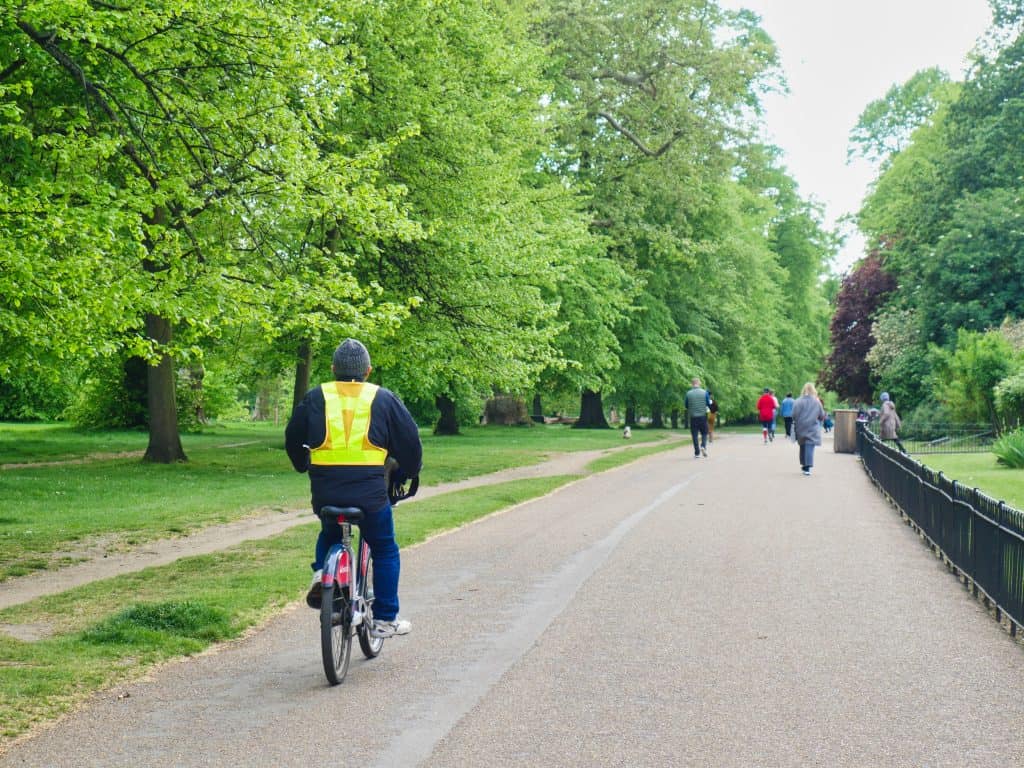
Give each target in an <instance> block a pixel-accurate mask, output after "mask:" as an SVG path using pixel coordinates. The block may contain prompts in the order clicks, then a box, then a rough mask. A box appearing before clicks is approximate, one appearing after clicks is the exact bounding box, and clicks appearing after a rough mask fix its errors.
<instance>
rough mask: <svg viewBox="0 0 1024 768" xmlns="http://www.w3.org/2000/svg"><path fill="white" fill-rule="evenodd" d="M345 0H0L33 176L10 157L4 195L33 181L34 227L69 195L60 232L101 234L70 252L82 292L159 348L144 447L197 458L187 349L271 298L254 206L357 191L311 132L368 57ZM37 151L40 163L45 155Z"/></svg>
mask: <svg viewBox="0 0 1024 768" xmlns="http://www.w3.org/2000/svg"><path fill="white" fill-rule="evenodd" d="M350 6H351V4H349V3H345V2H336V1H333V0H328V2H327V3H326V4H325V3H320V4H317V6H316V7H312V6H310V5H309V4H308V3H302V2H298V0H276V1H275V2H273V3H267V4H264V5H261V6H258V7H256V6H252V5H250V4H238V3H234V2H231V1H230V0H211V1H210V2H206V3H203V4H188V5H187V6H186V7H182V8H179V7H164V6H159V5H156V6H155V5H152V4H143V5H134V6H133V5H127V6H119V5H115V4H109V3H99V2H85V3H76V4H63V5H62V4H53V3H48V2H42V1H41V0H40V1H36V2H31V1H30V2H24V3H20V4H19V5H17V6H16V7H5V9H4V10H2V11H0V40H2V42H0V46H2V47H4V48H6V49H9V50H10V49H16V50H18V51H19V53H22V52H23V53H24V55H23V56H22V58H23V59H24V62H25V63H24V65H23V66H21V67H19V68H18V69H17V70H16V71H15V72H13V73H12V74H10V75H7V76H6V77H5V78H3V80H2V82H3V84H4V86H5V92H6V94H5V98H7V99H10V98H11V96H12V95H13V96H14V97H15V99H14V102H15V103H14V108H13V109H12V108H11V107H10V106H8V108H7V109H6V110H5V115H6V119H7V120H8V121H9V122H13V123H14V127H12V128H8V130H7V131H6V136H7V137H8V140H9V141H12V142H13V143H14V145H15V146H14V147H13V148H12V149H11V150H10V151H11V152H12V153H13V154H16V155H17V156H19V157H21V158H23V159H25V163H26V164H27V165H29V166H30V167H31V168H32V170H33V171H34V174H35V176H36V178H34V179H32V182H33V183H32V184H31V185H30V184H26V183H25V179H24V178H23V177H20V176H13V175H9V179H10V181H9V182H8V186H6V187H5V189H7V190H11V189H13V190H16V194H11V193H10V192H9V193H8V201H7V202H6V203H5V204H4V206H5V207H6V208H8V209H10V208H12V207H13V206H14V205H16V202H15V201H16V199H17V197H19V196H20V197H28V198H31V201H32V205H31V206H28V208H27V214H26V215H24V216H22V222H20V225H21V226H22V227H25V228H29V227H31V226H32V217H33V216H38V215H40V214H46V215H48V216H49V215H50V214H53V213H56V214H57V218H52V219H51V223H53V222H58V223H60V224H64V222H65V221H67V220H62V219H60V213H61V211H63V210H65V209H72V210H73V212H74V216H73V218H71V223H72V224H73V225H75V226H73V228H68V227H66V226H57V227H56V228H55V232H54V233H53V234H52V235H51V236H50V238H49V240H51V241H55V242H56V243H57V244H58V245H59V244H60V240H61V239H62V238H69V239H71V240H72V241H74V240H80V239H82V238H83V237H88V240H87V241H86V242H81V243H76V245H80V246H81V247H76V248H75V252H74V254H73V257H72V264H73V265H74V266H73V267H71V268H66V270H70V269H72V268H73V269H75V270H76V272H75V273H76V274H89V273H90V267H93V268H94V269H95V272H94V273H93V275H92V277H93V279H90V280H88V281H87V282H85V283H84V285H85V288H83V294H86V296H87V298H84V302H80V301H76V302H75V305H76V306H77V307H83V306H84V307H90V306H92V305H96V304H100V305H101V306H102V302H101V301H98V300H96V299H95V298H93V297H94V296H95V295H96V293H97V291H100V290H102V291H104V292H106V293H108V294H112V295H114V296H116V297H117V298H116V299H115V303H116V304H117V306H116V307H115V308H113V309H112V310H111V311H109V312H105V313H104V318H105V319H106V320H107V322H109V323H110V324H112V325H114V326H115V328H116V329H117V330H119V331H122V332H123V333H122V334H121V335H119V336H112V335H110V334H108V335H107V338H112V339H113V341H112V342H111V344H112V345H113V344H118V345H124V346H126V347H127V348H128V349H129V350H130V351H132V352H134V353H136V354H140V355H142V356H144V357H145V358H146V359H147V360H148V361H149V363H150V365H149V369H148V417H149V428H150V443H149V447H148V449H147V452H146V457H147V459H148V460H151V461H160V462H167V461H175V460H181V459H183V458H184V452H183V451H182V450H181V443H180V440H179V438H178V428H177V410H176V406H175V395H174V369H175V359H177V360H179V361H181V362H187V361H188V357H189V356H190V355H193V354H195V353H196V352H197V351H198V350H197V347H196V346H195V344H194V342H195V341H196V340H197V339H198V338H201V337H203V336H208V335H216V334H217V333H218V332H219V330H220V328H221V327H222V324H223V322H224V320H225V319H228V320H229V322H235V321H236V320H237V318H238V316H239V315H241V314H249V315H250V316H255V314H259V309H258V308H259V307H260V306H261V304H263V301H262V300H261V297H260V293H261V291H260V290H259V289H260V286H258V285H256V284H254V283H253V282H252V281H251V279H250V270H252V269H253V265H254V263H257V264H258V263H259V262H260V261H261V260H262V259H273V258H275V257H276V256H277V254H276V253H275V252H274V250H273V247H272V246H273V244H272V243H271V242H268V241H267V240H266V239H265V238H266V234H267V233H266V232H261V231H260V229H259V228H258V227H257V226H255V225H254V222H256V221H258V220H259V219H260V218H262V217H263V216H265V215H267V212H268V211H274V210H280V209H300V208H303V207H304V206H307V205H308V204H310V203H312V204H313V205H315V206H316V207H317V208H319V209H322V208H323V207H324V202H323V201H324V200H325V199H331V198H333V197H334V196H335V195H338V194H344V189H339V188H336V187H334V186H333V185H332V186H319V185H318V180H319V179H320V178H322V177H323V178H327V179H328V180H331V181H333V180H334V179H335V177H334V176H333V175H331V174H327V173H326V172H327V171H328V165H329V163H328V162H324V161H323V160H322V158H321V157H320V155H319V153H318V152H317V150H316V142H315V136H316V134H317V133H318V132H319V131H320V130H322V128H323V126H324V118H325V116H327V115H331V114H333V113H334V111H335V104H336V101H337V99H338V98H339V95H340V94H344V93H346V92H348V91H349V90H350V89H351V87H352V85H353V83H354V81H355V79H356V78H357V75H358V71H357V59H358V52H357V51H354V50H353V49H352V48H351V47H350V46H349V45H348V44H347V43H348V41H347V40H346V34H347V22H346V21H345V19H346V18H347V17H348V16H349V14H350V10H351V8H350ZM28 50H31V53H28ZM15 89H17V90H15ZM37 93H38V94H42V96H41V97H39V98H38V99H35V98H33V94H37ZM9 103H10V102H8V104H9ZM34 152H36V153H38V152H45V159H46V161H45V163H40V162H36V163H35V164H32V163H31V162H30V159H31V158H32V157H39V155H34V154H33V153H34ZM40 179H42V180H45V182H46V183H45V185H43V186H42V187H40V185H39V184H38V183H37V182H38V181H39V180H40ZM19 210H26V209H25V208H20V209H19ZM69 233H74V234H69ZM104 239H106V242H104ZM11 250H13V249H4V252H9V251H11ZM9 258H11V257H9ZM257 271H258V270H257ZM57 277H59V278H60V279H61V282H57V283H54V284H56V285H61V286H63V285H65V284H67V282H65V281H64V278H65V276H64V275H57ZM96 278H98V279H99V284H97V280H96ZM111 278H115V279H111ZM105 281H109V283H108V284H107V285H103V283H104V282H105ZM111 285H112V286H113V287H114V290H113V291H111V290H110V286H111ZM175 329H177V330H178V336H177V338H176V337H175V334H174V331H175Z"/></svg>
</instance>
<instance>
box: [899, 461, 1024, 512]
mask: <svg viewBox="0 0 1024 768" xmlns="http://www.w3.org/2000/svg"><path fill="white" fill-rule="evenodd" d="M914 458H915V459H917V460H918V461H920V462H921V463H922V464H924V465H925V466H926V467H931V468H932V469H935V470H938V471H940V472H942V473H943V474H944V475H945V476H946V477H949V478H951V479H953V480H956V481H957V482H958V483H962V484H964V485H967V486H970V487H972V488H977V489H978V490H980V491H982V492H983V493H985V494H986V495H988V496H991V497H992V498H993V499H998V500H1000V501H1005V502H1006V503H1007V504H1009V505H1010V506H1011V507H1015V508H1016V509H1021V510H1024V470H1020V469H1010V468H1009V467H1004V466H1002V465H1001V464H998V463H996V457H995V455H994V454H991V453H952V454H933V455H923V456H915V457H914Z"/></svg>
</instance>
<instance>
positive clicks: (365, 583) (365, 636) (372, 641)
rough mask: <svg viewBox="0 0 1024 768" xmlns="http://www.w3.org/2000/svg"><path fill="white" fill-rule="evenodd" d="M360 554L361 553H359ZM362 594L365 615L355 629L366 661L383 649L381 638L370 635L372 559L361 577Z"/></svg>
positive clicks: (371, 621)
mask: <svg viewBox="0 0 1024 768" xmlns="http://www.w3.org/2000/svg"><path fill="white" fill-rule="evenodd" d="M360 554H361V553H360ZM362 593H363V596H364V597H365V598H366V600H365V605H366V614H365V615H364V616H363V621H362V623H361V624H360V625H359V626H358V627H357V629H356V635H357V636H358V637H359V648H360V649H361V650H362V652H363V656H365V657H366V658H368V659H373V658H376V656H377V654H379V653H380V649H381V648H383V647H384V638H383V637H374V636H373V634H372V631H371V630H372V629H373V559H372V558H371V559H368V560H367V562H366V573H365V574H364V575H363V580H362Z"/></svg>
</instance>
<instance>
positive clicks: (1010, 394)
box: [996, 369, 1024, 428]
mask: <svg viewBox="0 0 1024 768" xmlns="http://www.w3.org/2000/svg"><path fill="white" fill-rule="evenodd" d="M996 412H997V413H998V414H999V418H1000V419H1002V421H1003V424H1004V425H1005V426H1008V427H1010V428H1014V427H1018V426H1020V425H1021V422H1022V421H1024V369H1022V370H1019V371H1017V372H1016V373H1012V374H1010V375H1009V376H1007V377H1006V378H1005V379H1003V380H1002V381H1000V382H999V383H998V384H997V385H996Z"/></svg>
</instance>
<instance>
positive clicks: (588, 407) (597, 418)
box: [573, 389, 609, 429]
mask: <svg viewBox="0 0 1024 768" xmlns="http://www.w3.org/2000/svg"><path fill="white" fill-rule="evenodd" d="M573 428H578V429H608V428H609V427H608V420H607V419H605V417H604V405H602V403H601V393H600V392H594V391H593V390H590V389H585V390H583V393H582V394H581V395H580V418H579V420H578V421H577V422H576V423H575V424H574V425H573Z"/></svg>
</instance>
